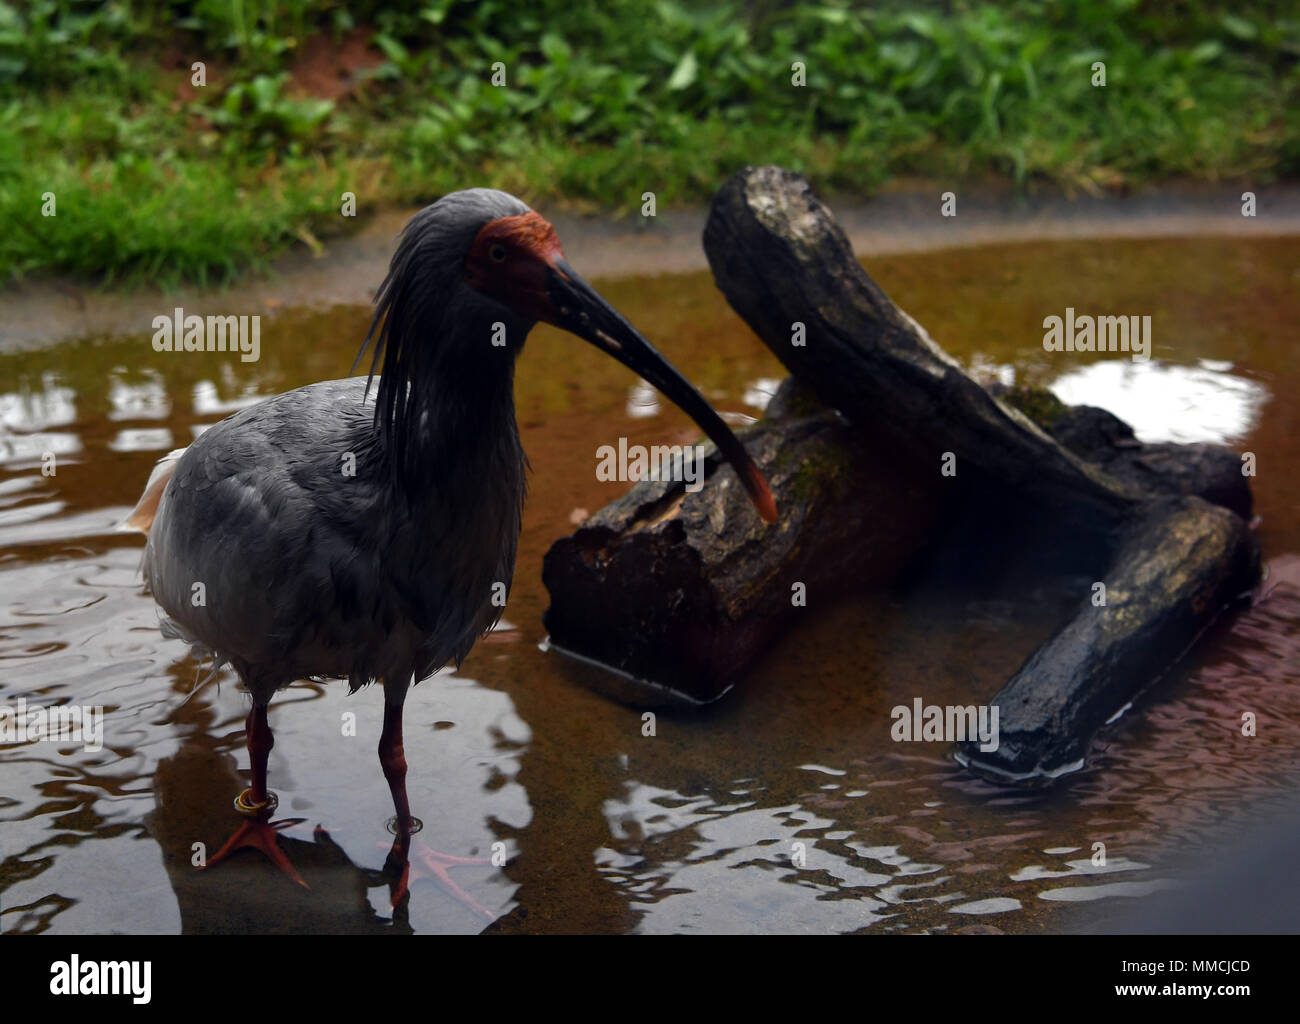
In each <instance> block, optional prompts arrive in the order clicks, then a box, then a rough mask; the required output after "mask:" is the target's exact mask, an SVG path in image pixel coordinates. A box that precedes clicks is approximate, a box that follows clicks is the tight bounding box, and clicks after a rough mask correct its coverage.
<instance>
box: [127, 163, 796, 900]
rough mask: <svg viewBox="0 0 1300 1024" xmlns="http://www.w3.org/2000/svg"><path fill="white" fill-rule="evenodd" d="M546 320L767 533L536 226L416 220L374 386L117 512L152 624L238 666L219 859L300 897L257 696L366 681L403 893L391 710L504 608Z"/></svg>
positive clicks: (526, 221) (193, 468)
mask: <svg viewBox="0 0 1300 1024" xmlns="http://www.w3.org/2000/svg"><path fill="white" fill-rule="evenodd" d="M539 320H542V321H545V322H547V323H550V324H554V325H556V326H558V327H560V328H563V329H564V330H566V331H568V332H570V333H572V334H576V335H577V336H578V337H580V338H582V339H584V340H586V341H588V342H590V343H591V344H592V345H595V346H596V347H597V348H599V349H601V350H602V351H604V352H606V353H608V354H609V355H611V356H613V357H614V358H615V359H617V360H618V361H619V362H621V363H623V364H624V365H626V366H628V367H629V368H631V369H632V370H634V371H635V372H637V373H638V374H640V375H641V376H642V377H643V378H644V379H645V380H646V381H648V382H649V383H650V384H652V385H654V386H655V387H657V388H658V389H659V390H660V391H662V392H663V393H664V394H665V395H666V396H667V397H668V398H670V399H671V400H672V401H673V402H675V403H676V404H677V405H678V406H680V407H681V408H682V409H683V410H684V411H685V412H686V413H688V414H689V415H690V416H691V417H692V419H694V420H695V422H696V423H697V424H698V425H699V426H700V427H701V428H702V429H703V431H704V432H705V433H706V434H707V435H708V436H709V437H710V438H711V439H712V440H713V442H714V443H715V444H716V445H717V446H718V449H719V450H720V451H721V453H722V454H723V456H725V457H726V459H727V460H728V461H729V462H730V464H731V465H732V466H733V467H734V468H735V470H736V472H737V473H738V474H739V477H740V480H741V482H742V484H743V485H744V487H745V488H746V490H747V491H748V493H749V496H750V498H751V499H752V500H753V502H754V504H755V506H756V507H757V509H758V512H759V513H760V514H761V516H762V517H763V519H764V520H766V521H767V522H773V521H775V518H776V507H775V504H774V502H773V499H772V496H771V493H770V491H769V490H768V487H767V484H766V482H765V481H764V480H763V477H762V475H761V474H760V473H759V471H758V469H757V467H755V465H754V464H753V462H752V461H751V460H750V459H749V457H748V456H747V455H746V453H745V450H744V448H743V447H742V446H741V444H740V442H739V441H738V440H737V439H736V437H735V436H734V435H733V434H732V433H731V431H730V430H729V429H728V428H727V427H726V425H725V424H724V423H723V422H722V420H721V419H719V417H718V415H717V414H716V413H715V412H714V411H713V409H712V408H711V407H710V406H709V404H708V403H707V402H706V401H705V400H704V398H702V397H701V396H700V394H699V393H698V392H697V391H696V390H695V389H694V388H693V387H692V386H691V385H690V384H689V383H688V382H687V380H686V379H685V378H684V377H683V376H682V375H681V374H680V373H678V372H677V370H675V369H674V368H673V366H672V365H671V364H670V363H669V362H668V361H667V360H666V359H664V357H663V356H661V355H660V354H659V353H658V352H657V351H656V350H655V349H654V348H653V347H652V346H651V345H650V343H649V342H648V341H646V339H645V338H644V337H642V336H641V335H640V334H639V333H637V331H636V330H635V329H633V327H632V326H631V325H630V324H629V323H628V322H627V321H626V320H624V319H623V317H622V316H620V315H619V314H618V313H617V312H615V310H614V309H613V308H612V307H611V306H610V305H609V304H608V303H607V302H605V300H604V299H602V298H601V297H600V295H598V294H597V293H596V292H595V291H594V290H593V289H592V288H591V287H590V286H589V285H588V284H587V283H586V282H584V281H583V279H582V278H581V277H579V276H578V274H577V273H576V272H575V271H574V270H573V268H572V267H570V266H569V264H568V263H567V262H566V260H565V258H564V253H563V251H562V250H561V248H560V244H559V241H558V240H557V238H556V236H555V231H554V229H553V228H552V227H551V225H550V224H549V223H548V222H547V221H546V220H544V219H543V218H542V217H541V216H540V215H539V214H537V213H536V212H534V211H533V210H531V209H530V208H529V207H528V206H526V205H525V204H524V203H522V202H521V201H520V200H518V199H516V198H515V197H514V196H511V195H508V194H506V193H504V192H499V191H495V190H491V189H482V188H475V189H468V190H466V191H462V192H455V193H452V194H450V195H447V196H445V197H443V198H442V199H440V200H439V201H438V202H436V203H434V204H432V205H431V206H428V207H426V208H425V209H423V210H421V211H420V212H419V213H417V214H416V215H415V216H414V217H412V218H411V220H410V222H409V223H408V224H407V225H406V227H405V229H404V230H403V232H402V234H401V237H400V240H399V242H398V246H397V251H396V253H395V254H394V256H393V259H392V263H391V265H390V267H389V270H388V275H387V277H386V278H385V279H384V282H383V284H382V285H381V287H380V290H379V292H378V294H377V297H376V309H375V313H374V317H373V319H372V321H371V324H370V329H369V331H368V332H367V334H366V337H365V340H364V342H363V343H362V345H361V351H360V354H359V355H358V357H357V359H358V361H359V360H360V359H361V357H362V355H364V354H365V353H366V351H367V349H368V348H370V349H371V351H372V363H371V366H370V375H369V377H368V378H367V377H349V378H346V379H343V380H333V381H325V382H322V383H318V384H310V385H308V386H306V387H301V388H298V389H297V390H295V391H289V392H287V393H285V394H282V395H278V396H276V397H274V398H269V399H266V400H265V401H262V402H260V403H258V404H256V405H253V406H251V407H249V408H246V409H244V410H242V411H240V412H238V413H236V414H235V415H233V416H231V417H229V418H227V419H225V420H223V421H221V422H220V423H218V424H216V425H214V426H213V427H211V428H210V429H208V430H207V431H205V432H204V433H203V434H202V435H201V436H200V437H199V438H198V439H197V440H196V441H195V442H194V443H193V444H192V445H190V446H189V448H187V449H185V450H184V451H182V452H174V453H172V455H171V456H168V457H167V458H166V459H164V460H163V461H162V462H160V463H159V465H158V467H157V468H156V469H155V471H154V473H153V475H152V476H151V478H150V481H149V483H148V485H147V487H146V489H145V493H144V496H143V497H142V498H141V499H140V503H139V505H137V507H136V509H135V511H134V512H133V514H132V516H131V518H130V519H129V520H128V522H129V523H130V524H131V525H133V526H135V527H136V528H137V529H140V530H142V531H143V532H145V533H146V534H147V536H148V540H147V544H146V548H145V552H144V559H143V565H142V571H143V575H144V579H145V582H146V583H147V585H148V587H149V589H150V591H151V592H152V594H153V597H154V599H155V600H156V601H157V603H158V604H159V605H160V606H161V607H162V609H163V611H164V612H165V613H166V618H165V619H164V620H163V628H164V632H166V633H169V634H171V635H178V636H181V637H183V638H185V639H187V640H189V641H190V642H191V643H192V644H196V645H198V646H199V647H201V648H206V649H207V650H209V651H211V652H212V653H213V654H214V656H215V657H217V658H218V659H220V660H222V661H225V662H228V663H229V664H230V665H231V666H232V667H233V668H234V670H235V671H236V672H237V673H238V675H239V678H240V680H241V681H242V682H243V684H244V686H245V688H246V689H247V691H248V692H249V693H250V694H251V696H252V709H251V711H250V712H249V715H248V720H247V723H246V733H247V743H248V752H249V758H250V761H251V785H250V786H249V787H248V788H247V789H246V790H244V791H243V792H242V793H241V794H240V795H239V797H238V798H237V799H236V801H235V807H236V809H237V810H238V811H239V812H240V814H242V815H243V816H244V819H245V820H244V821H243V823H242V824H241V826H240V827H239V829H238V830H237V831H236V832H235V834H234V835H233V836H232V837H231V838H230V840H229V841H228V842H227V843H226V844H225V845H224V846H223V847H222V848H221V850H220V851H218V852H217V854H216V855H215V856H213V857H212V858H211V859H210V860H209V861H208V866H209V867H210V866H212V865H214V864H217V863H219V862H220V861H222V860H224V859H225V858H226V857H228V856H229V855H230V854H231V853H232V852H233V851H234V850H236V849H239V848H240V847H244V846H251V847H254V848H256V849H260V850H261V851H263V853H265V854H266V855H267V856H268V857H269V858H270V859H271V860H272V861H273V862H274V863H275V864H276V865H277V866H278V867H279V868H280V869H281V870H282V871H284V872H285V873H286V874H287V875H288V876H289V877H290V878H292V879H293V880H294V881H296V882H298V883H299V884H301V885H304V886H305V885H306V883H305V882H303V881H302V879H301V877H300V876H299V875H298V873H297V872H296V871H295V870H294V868H293V866H292V865H291V864H290V863H289V860H288V858H287V857H286V856H285V855H284V853H283V851H282V850H281V849H280V848H279V846H278V844H277V842H276V838H275V837H276V827H277V824H279V825H283V823H275V822H272V821H271V820H270V819H271V816H272V813H273V812H274V810H275V805H276V802H277V801H276V798H275V795H274V793H272V792H271V791H270V790H268V789H267V758H268V755H269V753H270V750H271V747H272V744H273V742H274V739H273V736H272V734H271V729H270V726H269V724H268V722H267V705H268V704H269V702H270V700H271V697H272V696H273V695H274V694H275V692H276V691H277V690H279V689H281V688H283V687H285V686H287V685H289V684H290V683H292V682H294V681H295V680H298V679H302V678H307V677H311V678H342V679H347V680H348V681H349V683H350V685H351V689H352V691H355V690H357V689H359V688H360V687H362V686H364V685H366V684H367V683H371V682H376V681H377V682H379V683H380V684H381V685H382V686H383V690H384V700H385V711H384V724H383V729H382V732H381V735H380V738H379V761H380V765H381V766H382V768H383V771H384V776H385V778H386V779H387V781H388V785H389V789H390V790H391V792H392V798H393V805H394V809H395V811H396V818H395V821H394V831H395V833H396V835H397V840H396V841H395V843H394V846H393V851H392V855H393V856H392V858H390V864H389V867H390V869H392V868H393V865H394V864H395V865H397V867H396V870H397V871H399V872H400V873H401V881H400V884H399V885H397V886H396V887H395V888H394V892H393V900H394V903H395V904H396V903H397V901H398V900H399V899H401V898H402V896H403V895H404V893H405V891H406V878H407V874H406V872H407V870H408V868H409V857H408V852H409V843H410V835H411V833H412V832H413V831H415V830H417V829H418V827H419V823H418V819H415V818H413V817H412V815H411V810H410V807H409V805H408V803H407V797H406V770H407V768H406V758H405V755H404V751H403V746H402V705H403V702H404V700H405V698H406V694H407V689H408V688H409V687H410V685H411V684H412V682H418V681H420V680H421V679H424V678H426V677H427V676H429V675H431V674H432V673H434V672H435V671H436V670H438V669H439V668H441V667H442V666H444V665H446V664H447V663H449V662H455V663H456V665H457V666H459V664H460V662H461V660H462V659H463V658H464V657H465V656H466V654H468V653H469V650H470V648H471V647H472V646H473V645H474V642H475V641H476V640H477V639H478V638H479V637H480V636H482V635H483V634H484V633H485V632H486V631H488V630H489V629H491V627H492V626H493V625H494V624H495V623H496V621H497V619H498V618H499V616H500V614H501V610H502V609H501V607H500V602H497V603H494V602H493V601H492V594H493V586H494V584H504V585H505V586H506V587H507V588H508V587H509V585H510V581H511V576H512V574H513V571H514V562H515V549H516V545H517V543H518V537H519V527H520V516H521V511H522V506H523V501H524V490H525V477H524V474H525V465H526V462H525V457H524V452H523V448H522V446H521V445H520V440H519V431H518V428H517V426H516V423H515V409H514V396H513V384H514V366H515V358H516V356H518V354H519V352H520V350H521V349H522V348H523V345H524V339H525V338H526V337H527V336H528V332H529V331H530V329H531V328H532V327H533V325H534V324H535V323H536V322H537V321H539ZM503 330H504V335H502V331H503ZM503 339H504V344H502V343H501V342H502V340H503ZM376 370H378V371H380V372H379V376H378V380H377V383H376V382H375V372H376ZM372 384H373V388H372ZM345 465H346V466H350V467H351V472H350V473H349V472H345V471H344V467H345ZM200 583H201V584H202V585H203V586H202V590H203V593H204V600H203V601H200V602H196V601H195V600H194V599H193V596H194V594H195V592H196V590H195V588H196V585H197V584H200ZM498 592H499V591H498ZM453 860H454V859H450V858H449V859H448V861H447V862H450V861H453ZM447 862H444V864H445V863H447ZM434 870H438V869H437V867H436V866H435V869H434Z"/></svg>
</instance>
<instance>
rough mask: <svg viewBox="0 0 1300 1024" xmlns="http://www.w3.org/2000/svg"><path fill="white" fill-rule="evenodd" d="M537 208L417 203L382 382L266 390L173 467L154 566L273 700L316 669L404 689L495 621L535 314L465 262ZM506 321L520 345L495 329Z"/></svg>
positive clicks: (480, 192) (402, 246)
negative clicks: (494, 293) (503, 341)
mask: <svg viewBox="0 0 1300 1024" xmlns="http://www.w3.org/2000/svg"><path fill="white" fill-rule="evenodd" d="M526 212H528V207H527V206H525V205H524V204H523V203H521V202H519V200H517V199H515V198H514V197H513V196H509V195H507V194H506V193H503V192H496V191H493V190H489V189H471V190H468V191H465V192H458V193H454V194H452V195H450V196H447V197H445V198H444V199H442V200H440V201H439V202H437V203H434V204H433V205H432V206H429V207H427V208H426V209H424V210H422V211H421V212H420V213H419V214H417V215H416V216H415V217H414V218H413V219H412V220H411V221H410V223H409V224H408V225H407V227H406V229H405V230H404V232H403V234H402V238H401V241H400V243H399V245H398V249H397V252H396V254H395V255H394V257H393V260H392V264H391V267H390V270H389V273H388V276H387V278H386V279H385V281H384V283H383V285H382V287H381V289H380V293H379V298H378V300H377V309H376V312H375V317H374V320H373V321H372V324H371V328H370V332H369V333H368V335H367V338H366V346H373V352H374V363H373V365H372V375H373V372H374V370H375V369H376V368H380V367H382V374H381V375H380V377H379V378H378V380H377V381H375V382H368V381H367V380H366V379H364V378H349V379H345V380H334V381H326V382H323V383H319V384H311V385H308V386H307V387H303V388H299V389H297V390H296V391H290V392H288V393H286V394H282V395H279V396H276V397H275V398H271V399H268V400H266V401H264V402H260V403H259V404H257V405H255V406H252V407H251V408H248V409H245V410H243V411H242V412H239V413H237V414H235V415H234V416H231V417H229V418H228V419H226V420H223V421H222V422H220V423H218V424H216V425H215V426H213V427H211V428H210V429H209V430H207V431H206V432H204V433H203V434H202V435H201V436H200V437H199V438H198V439H197V440H196V441H195V442H194V443H193V444H192V445H191V446H190V447H189V448H188V449H187V450H186V451H185V453H184V454H183V455H182V456H181V458H180V459H179V461H178V463H177V464H176V467H175V470H174V472H173V473H172V475H171V478H170V480H168V481H167V484H166V488H165V490H164V491H163V492H162V497H161V500H160V501H159V503H158V506H157V510H156V513H155V515H154V518H153V522H152V525H151V526H150V527H149V531H148V538H149V539H148V544H147V547H146V550H145V555H144V563H143V572H144V577H145V580H146V582H147V583H148V585H149V588H150V590H151V591H152V593H153V596H154V598H155V599H156V600H157V602H158V604H159V605H161V606H162V608H163V609H164V610H165V611H166V613H167V615H168V616H169V617H170V619H171V620H172V621H173V622H174V623H175V624H176V626H177V627H179V630H180V631H181V632H182V633H183V634H184V635H185V636H186V637H188V638H189V639H191V640H192V641H194V642H196V643H198V644H201V645H203V646H204V647H207V648H209V649H210V650H212V651H214V652H216V653H217V654H218V655H219V656H220V657H222V658H224V659H225V660H228V661H229V662H230V663H231V664H232V665H233V666H234V668H235V669H236V671H237V672H238V673H239V675H240V676H241V678H242V679H243V680H244V681H245V683H246V685H247V686H248V687H249V689H250V690H251V691H252V692H253V694H254V695H255V697H258V698H260V699H261V700H262V701H265V700H267V699H269V697H270V695H271V693H273V692H274V691H275V690H277V689H279V688H280V687H283V686H286V685H288V684H289V683H291V682H293V681H294V680H296V679H301V678H304V677H308V676H312V677H340V678H347V679H348V680H349V681H350V683H351V685H352V687H353V688H354V689H355V688H357V687H358V686H361V685H363V684H365V683H368V682H371V681H374V680H376V679H383V680H393V681H394V682H397V683H399V684H400V685H402V686H403V687H404V686H405V681H406V680H409V679H410V678H411V677H414V678H415V679H416V680H419V679H422V678H424V677H426V676H428V675H430V674H431V673H432V672H434V671H436V670H437V669H438V668H440V667H442V666H443V665H445V664H447V663H448V662H455V663H456V664H459V663H460V661H461V660H462V659H463V658H464V657H465V655H466V654H467V653H468V652H469V650H470V648H471V647H472V646H473V644H474V642H475V640H476V639H477V638H478V637H479V636H481V635H482V634H483V633H484V632H485V631H486V630H488V629H489V628H491V626H492V625H493V624H494V623H495V622H496V620H497V619H498V617H499V616H500V613H501V608H500V607H499V606H498V605H497V604H494V603H493V602H492V596H493V585H494V584H498V583H499V584H502V585H504V586H505V587H506V588H507V589H508V588H509V585H510V580H511V576H512V573H513V571H514V561H515V552H516V547H517V543H518V536H519V526H520V514H521V510H522V505H523V499H524V491H525V468H526V463H525V458H524V454H523V449H522V447H521V445H520V442H519V433H518V429H517V426H516V423H515V413H514V398H513V385H514V361H515V357H516V356H517V354H518V352H519V350H520V348H521V347H522V344H523V339H524V337H525V335H526V334H527V332H528V330H529V329H530V328H531V327H532V321H531V320H526V319H521V318H520V316H519V315H518V314H516V313H515V312H514V311H512V310H511V309H509V308H507V307H506V306H504V305H502V304H501V303H499V302H497V301H496V300H494V299H492V298H490V297H488V296H486V295H484V294H482V293H480V292H477V291H474V290H473V289H471V288H470V287H469V286H468V285H466V284H465V282H464V280H463V279H462V276H461V273H460V267H461V264H462V262H463V261H464V259H465V254H466V251H467V250H468V248H469V246H470V244H471V243H472V241H473V239H474V238H475V235H476V234H477V232H478V231H479V229H480V228H481V227H482V226H483V225H484V224H486V223H487V222H488V221H491V220H494V219H496V218H499V217H508V216H514V215H518V214H522V213H526ZM494 323H504V324H505V325H506V338H507V339H508V340H509V341H510V344H508V345H506V346H498V345H493V344H492V341H491V339H492V331H493V324H494ZM362 351H363V353H364V351H365V346H363V348H362ZM358 358H360V357H358ZM353 468H354V469H355V474H354V475H349V470H352V469H353ZM199 585H201V588H200V586H199Z"/></svg>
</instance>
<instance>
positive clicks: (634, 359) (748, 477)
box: [543, 258, 776, 523]
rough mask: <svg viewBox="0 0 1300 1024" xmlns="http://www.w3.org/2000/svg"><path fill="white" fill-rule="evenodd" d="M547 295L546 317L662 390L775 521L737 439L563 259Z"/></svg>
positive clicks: (552, 272)
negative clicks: (711, 444)
mask: <svg viewBox="0 0 1300 1024" xmlns="http://www.w3.org/2000/svg"><path fill="white" fill-rule="evenodd" d="M546 293H547V298H548V299H549V300H550V303H551V306H552V309H550V310H547V313H546V315H544V317H543V319H546V320H548V321H549V322H550V323H552V324H554V325H555V326H556V327H560V328H563V329H564V330H566V331H568V332H569V333H571V334H576V335H577V336H578V337H580V338H582V339H584V340H586V341H589V342H591V344H593V345H595V346H596V347H597V348H598V349H600V350H601V351H603V352H606V353H608V354H609V355H611V356H613V357H614V358H615V359H617V360H618V361H619V362H620V363H622V364H623V365H624V366H626V367H628V368H629V369H630V370H633V371H635V372H636V373H639V374H640V375H641V376H642V377H644V378H645V379H646V380H647V381H649V382H650V383H651V384H653V385H654V386H655V387H656V388H658V389H659V390H660V391H662V392H663V393H664V395H665V396H666V397H668V398H669V399H671V400H672V402H673V403H674V404H675V405H676V406H678V407H679V408H680V409H681V410H682V411H683V412H684V413H686V415H688V416H689V417H690V418H691V419H693V420H694V421H695V422H696V423H697V424H698V425H699V427H700V429H701V430H703V431H704V433H705V434H707V435H708V437H709V440H711V441H712V442H713V443H714V444H716V445H717V446H718V451H720V452H721V453H722V455H723V457H724V458H725V459H726V460H727V461H728V462H729V463H731V465H732V467H733V468H734V469H735V470H736V475H737V476H739V477H740V482H741V483H742V484H744V487H745V490H746V492H747V493H748V494H749V498H750V500H751V501H752V502H753V503H754V507H755V508H756V509H757V510H758V514H759V515H760V516H762V517H763V521H764V522H768V523H774V522H776V502H775V501H774V500H773V499H772V492H771V491H770V490H769V489H768V486H767V481H766V480H764V479H763V474H762V473H760V472H759V470H758V467H757V466H755V465H754V463H753V460H752V459H750V457H749V455H748V453H747V452H746V451H745V449H744V447H743V446H742V445H741V443H740V441H739V440H737V438H736V435H735V434H733V433H732V432H731V430H730V428H728V427H727V425H726V424H725V423H723V422H722V420H721V419H720V418H719V417H718V414H717V413H716V412H714V411H713V407H712V406H711V405H709V403H708V402H707V401H706V400H705V399H704V396H703V395H701V394H700V393H699V392H698V391H696V390H695V388H694V387H692V386H691V382H690V381H688V380H687V379H686V378H685V377H683V376H682V375H681V374H680V373H678V372H677V369H676V368H675V367H674V366H673V364H672V363H670V362H669V361H668V360H667V359H665V358H664V357H663V356H662V355H660V354H659V352H658V350H656V349H655V347H654V346H653V345H651V344H650V342H648V341H646V339H645V338H643V337H642V336H641V335H640V333H638V331H637V330H636V328H634V327H633V326H632V325H631V324H630V323H628V322H627V321H626V320H624V319H623V317H622V316H620V315H619V313H618V311H617V310H615V309H614V307H613V306H611V305H610V304H609V303H608V302H606V301H605V300H604V299H603V298H601V297H600V293H599V292H597V291H596V290H595V289H594V288H592V287H591V285H589V284H587V282H586V281H584V280H583V279H582V278H581V277H579V276H578V274H577V271H575V270H574V269H573V268H572V267H570V266H569V264H568V263H567V262H565V260H564V259H563V258H557V259H555V260H554V261H553V262H552V263H551V264H550V265H549V267H548V274H547V282H546Z"/></svg>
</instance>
